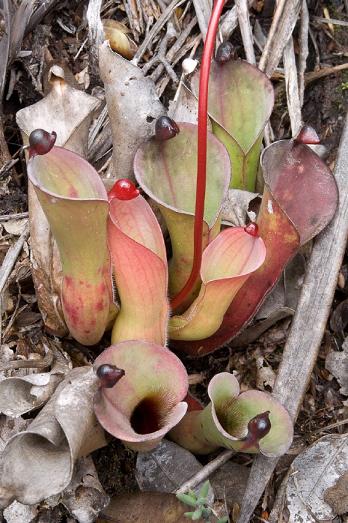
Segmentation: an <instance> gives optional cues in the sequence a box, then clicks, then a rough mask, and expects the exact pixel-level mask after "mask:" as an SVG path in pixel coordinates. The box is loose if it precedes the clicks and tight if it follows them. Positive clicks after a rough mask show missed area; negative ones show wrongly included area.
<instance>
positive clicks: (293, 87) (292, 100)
mask: <svg viewBox="0 0 348 523" xmlns="http://www.w3.org/2000/svg"><path fill="white" fill-rule="evenodd" d="M283 61H284V69H285V89H286V100H287V105H288V111H289V116H290V123H291V131H292V136H293V137H294V136H296V135H297V134H298V132H299V131H300V129H301V127H302V114H301V101H300V93H299V88H298V77H297V69H296V58H295V50H294V41H293V38H292V36H291V37H290V38H289V41H288V43H287V44H286V46H285V49H284V53H283Z"/></svg>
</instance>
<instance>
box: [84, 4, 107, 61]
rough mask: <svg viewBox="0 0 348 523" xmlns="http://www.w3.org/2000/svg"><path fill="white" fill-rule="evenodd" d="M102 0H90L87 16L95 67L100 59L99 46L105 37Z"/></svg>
mask: <svg viewBox="0 0 348 523" xmlns="http://www.w3.org/2000/svg"><path fill="white" fill-rule="evenodd" d="M101 6H102V0H89V2H88V8H87V13H86V18H87V22H88V37H89V43H90V54H91V58H92V66H93V67H94V68H95V67H96V64H97V60H98V48H99V46H100V45H101V43H102V42H103V39H104V29H103V24H102V22H101V18H100V10H101Z"/></svg>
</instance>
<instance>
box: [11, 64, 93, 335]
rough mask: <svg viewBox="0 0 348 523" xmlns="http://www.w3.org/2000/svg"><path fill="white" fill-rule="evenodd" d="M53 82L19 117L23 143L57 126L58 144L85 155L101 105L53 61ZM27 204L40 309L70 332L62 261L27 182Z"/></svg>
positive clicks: (54, 327)
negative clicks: (76, 86)
mask: <svg viewBox="0 0 348 523" xmlns="http://www.w3.org/2000/svg"><path fill="white" fill-rule="evenodd" d="M48 76H49V82H50V84H51V86H52V88H51V90H50V92H49V93H48V95H47V96H46V97H45V98H43V99H42V100H40V101H39V102H37V103H35V104H34V105H31V106H29V107H26V108H24V109H21V110H20V111H18V113H17V115H16V120H17V124H18V126H19V128H20V129H21V132H22V138H23V143H24V145H27V144H28V140H29V135H30V133H31V132H32V131H33V130H34V129H45V130H47V131H52V130H54V131H55V132H56V133H57V141H56V145H64V147H66V148H67V149H69V150H71V151H74V152H77V153H78V154H80V155H82V156H85V155H86V152H87V151H86V145H87V141H88V130H89V126H90V124H91V121H92V118H93V115H94V111H96V109H97V108H98V107H99V105H100V102H99V100H98V99H97V98H95V97H93V96H90V95H88V94H86V93H84V92H82V91H80V90H78V89H74V88H73V87H71V86H70V85H69V84H68V83H67V82H66V80H65V73H64V70H63V69H62V68H61V67H59V66H57V65H53V66H52V67H51V68H50V69H49V72H48ZM28 206H29V223H30V244H31V263H32V275H33V280H34V285H35V291H36V295H37V299H38V305H39V309H40V311H41V313H42V317H43V321H44V323H45V326H46V328H47V329H48V330H49V331H50V332H52V333H53V334H56V335H58V336H63V335H64V334H66V333H67V328H66V325H65V321H64V317H63V313H62V308H61V302H60V289H61V284H62V274H61V264H60V260H59V254H58V251H57V246H56V244H55V241H54V239H53V238H52V235H51V231H50V227H49V224H48V221H47V219H46V216H45V214H44V212H43V210H42V208H41V205H40V203H39V201H38V198H37V196H36V194H35V191H34V189H33V186H32V184H31V183H30V182H29V184H28Z"/></svg>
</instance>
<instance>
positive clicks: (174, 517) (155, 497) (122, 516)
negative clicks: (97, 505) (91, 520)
mask: <svg viewBox="0 0 348 523" xmlns="http://www.w3.org/2000/svg"><path fill="white" fill-rule="evenodd" d="M191 509H192V507H191V508H190V507H188V506H187V505H184V504H183V503H181V502H180V501H179V500H178V499H177V498H176V496H175V495H174V494H164V493H162V492H137V493H136V494H123V495H121V496H117V497H116V498H112V500H111V502H110V505H109V506H108V507H107V508H106V509H105V510H103V514H102V515H101V517H100V518H99V519H98V520H97V522H98V523H155V522H156V523H157V522H158V523H159V522H161V523H187V522H188V521H189V520H188V519H187V518H186V517H185V516H184V513H185V512H189V511H190V510H191ZM104 516H105V517H104ZM198 522H201V523H202V522H203V520H202V519H199V520H198Z"/></svg>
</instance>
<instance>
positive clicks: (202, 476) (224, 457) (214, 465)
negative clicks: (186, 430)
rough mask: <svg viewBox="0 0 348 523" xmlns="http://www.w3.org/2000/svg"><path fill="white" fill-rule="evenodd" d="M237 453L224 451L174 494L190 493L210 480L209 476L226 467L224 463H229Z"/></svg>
mask: <svg viewBox="0 0 348 523" xmlns="http://www.w3.org/2000/svg"><path fill="white" fill-rule="evenodd" d="M235 453H236V451H235V450H224V452H221V454H219V456H218V457H217V458H215V459H213V460H212V461H209V463H208V464H207V465H205V466H204V467H203V468H202V469H201V470H200V471H198V472H197V474H195V475H194V476H192V478H190V479H188V480H187V481H185V483H183V484H182V485H181V487H179V488H178V489H177V490H175V491H174V494H184V493H185V492H188V491H189V490H191V489H193V488H195V487H196V486H197V485H199V484H200V483H201V482H202V481H204V480H206V479H207V478H209V476H210V475H211V474H212V473H213V472H215V470H217V469H218V468H220V467H221V466H222V465H224V463H226V462H227V461H229V460H230V459H231V458H232V456H233V455H234V454H235Z"/></svg>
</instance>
